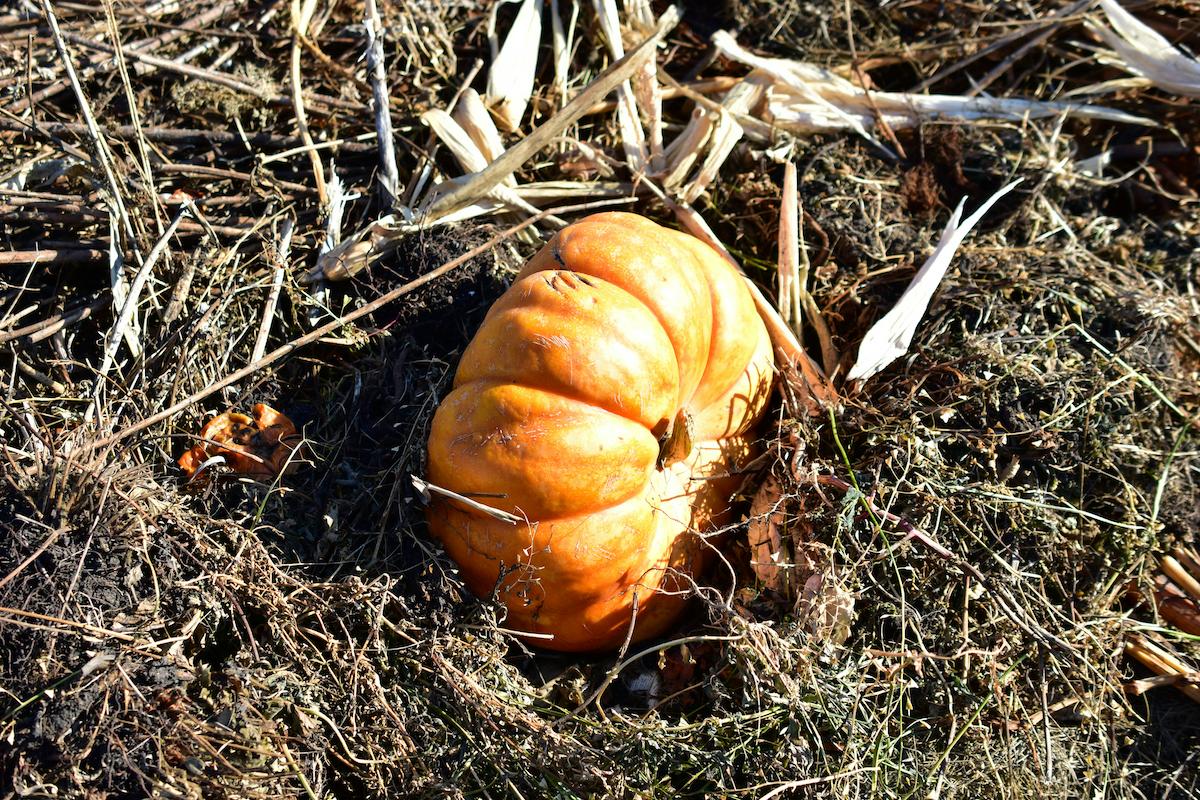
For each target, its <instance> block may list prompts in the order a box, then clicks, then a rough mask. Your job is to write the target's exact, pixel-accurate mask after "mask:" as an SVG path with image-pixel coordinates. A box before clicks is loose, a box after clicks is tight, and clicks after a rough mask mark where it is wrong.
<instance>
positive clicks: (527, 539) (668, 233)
mask: <svg viewBox="0 0 1200 800" xmlns="http://www.w3.org/2000/svg"><path fill="white" fill-rule="evenodd" d="M773 380H774V358H773V354H772V348H771V340H770V338H769V336H768V334H767V330H766V328H765V327H764V325H763V323H762V321H761V319H760V318H759V316H758V314H757V312H756V311H755V307H754V301H753V300H752V298H751V295H750V293H749V291H748V289H747V286H746V284H745V282H744V279H743V278H742V277H741V276H740V274H739V273H738V271H737V270H736V269H735V268H734V267H733V266H731V265H730V264H729V263H728V262H726V261H725V260H724V258H722V257H721V256H720V255H718V254H717V252H716V251H714V250H713V249H712V248H710V247H709V246H708V245H706V244H704V243H703V242H701V241H700V240H698V239H695V238H693V237H691V236H689V235H687V234H685V233H680V232H678V231H674V230H670V229H668V228H664V227H662V226H659V225H658V224H656V223H654V222H652V221H650V220H648V219H645V218H644V217H640V216H638V215H636V214H629V213H604V214H597V215H594V216H590V217H587V218H585V219H583V220H581V221H579V222H576V223H574V224H572V225H569V226H567V227H566V228H564V229H562V230H561V231H559V232H558V233H557V234H556V235H555V236H554V237H553V238H552V239H551V240H550V241H549V242H547V243H546V245H545V246H544V247H543V248H542V249H541V250H540V251H539V252H538V253H537V254H536V255H535V256H534V257H533V258H532V259H531V260H530V261H529V262H528V263H527V264H526V265H525V266H524V268H523V269H522V270H521V271H520V273H519V274H518V275H517V278H516V280H515V282H514V283H513V285H512V286H511V287H510V288H509V289H508V291H507V292H505V293H504V294H503V295H502V296H501V297H500V298H499V299H498V300H497V301H496V303H495V304H494V305H493V306H492V308H491V309H490V310H489V312H488V314H487V316H486V318H485V319H484V322H483V324H482V326H481V327H480V329H479V331H478V332H477V333H476V335H475V337H474V339H473V340H472V341H471V342H470V344H469V345H468V346H467V348H466V350H465V351H464V353H463V356H462V360H461V362H460V363H459V366H458V370H457V372H456V374H455V378H454V387H453V390H452V391H451V392H450V393H449V394H448V395H447V396H446V397H445V398H444V400H443V401H442V403H441V405H440V406H439V407H438V409H437V412H436V414H435V415H434V419H433V424H432V428H431V431H430V437H429V451H428V473H429V481H430V483H432V484H434V485H435V486H436V487H440V488H442V489H445V490H448V491H449V492H452V493H456V494H458V495H460V496H462V497H465V498H468V499H470V500H471V501H473V502H474V503H475V504H476V507H471V506H470V505H468V504H466V503H463V502H461V501H459V500H456V499H454V498H453V497H446V496H442V495H440V494H439V495H435V496H433V498H432V499H431V503H430V506H429V509H428V520H429V524H430V528H431V530H432V532H433V534H434V535H435V536H436V537H437V538H438V539H440V540H441V542H442V543H443V545H444V547H445V548H446V551H447V552H448V553H449V555H450V556H451V557H452V558H453V559H454V560H455V561H456V562H457V563H458V565H459V567H460V568H461V574H462V576H463V578H464V579H465V582H466V584H467V585H468V586H469V587H470V589H471V590H473V591H474V592H475V593H477V594H479V595H481V596H484V597H489V596H492V597H495V598H496V599H498V600H500V601H501V602H503V603H504V605H505V606H506V607H507V609H508V616H507V619H506V621H505V625H506V627H508V628H510V629H514V630H516V631H518V632H519V633H524V634H529V636H528V637H527V638H528V639H529V641H531V643H534V644H536V645H539V646H542V647H545V648H549V649H554V650H561V651H599V650H606V649H613V648H616V647H618V646H620V645H621V644H622V643H623V642H624V641H626V640H627V638H630V639H631V640H632V641H637V640H640V639H646V638H649V637H652V636H655V635H658V634H660V633H662V632H663V631H664V630H666V629H667V628H668V627H669V626H670V625H671V624H672V623H674V622H675V621H676V620H677V618H678V617H679V615H680V613H681V612H682V611H683V610H684V609H685V608H686V607H687V603H688V598H689V596H691V595H692V594H694V592H693V591H692V590H693V589H694V586H695V583H694V579H695V578H696V577H698V576H699V575H700V574H701V572H702V571H703V569H704V566H705V564H706V562H707V561H708V559H709V557H710V555H711V552H712V551H713V543H712V542H711V541H706V537H707V536H708V535H710V534H712V533H713V532H714V531H716V530H717V529H718V528H719V527H720V526H722V525H726V524H728V523H729V522H730V521H731V513H730V501H731V496H732V495H733V494H734V493H735V492H736V491H737V490H738V488H739V487H740V484H741V477H740V475H739V474H738V470H739V468H740V467H742V466H743V465H745V464H746V463H748V462H749V460H751V459H752V458H753V456H754V455H755V454H756V446H755V441H756V440H755V436H754V426H755V423H756V422H757V421H758V420H759V418H760V417H761V416H762V414H763V411H764V409H765V407H766V404H767V401H768V399H769V396H770V393H771V389H772V385H773ZM479 504H482V505H484V506H487V507H490V508H493V509H497V510H499V511H502V512H506V514H511V515H515V516H516V517H517V518H519V520H520V521H519V522H518V523H516V524H513V522H512V517H508V518H507V519H506V518H505V516H506V514H489V513H487V509H486V508H485V509H480V508H479V507H478V505H479ZM631 626H632V628H633V629H632V630H631Z"/></svg>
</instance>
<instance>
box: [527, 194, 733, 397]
mask: <svg viewBox="0 0 1200 800" xmlns="http://www.w3.org/2000/svg"><path fill="white" fill-rule="evenodd" d="M584 222H585V223H586V225H580V226H578V227H576V226H567V227H566V228H564V229H562V230H561V231H559V232H558V233H556V234H555V235H554V236H553V237H552V238H551V239H550V241H549V242H547V243H546V244H545V245H544V246H543V247H542V249H541V250H539V251H538V252H537V253H536V254H535V255H534V257H533V258H532V259H530V260H529V262H528V263H527V264H526V265H525V266H524V267H523V268H522V269H521V271H520V272H519V273H518V274H517V279H518V280H520V279H521V278H525V277H527V276H529V275H532V274H535V273H537V272H542V271H545V270H560V271H569V272H573V273H575V274H576V275H586V276H589V277H593V278H599V279H601V280H605V281H608V282H609V283H612V284H615V285H617V286H619V287H620V288H621V289H623V290H624V291H626V292H628V293H629V294H630V295H632V296H633V297H634V298H636V299H637V300H638V301H640V302H641V303H642V304H643V305H644V306H645V307H646V308H647V309H649V310H650V313H651V314H653V315H654V317H655V318H656V319H657V320H658V322H659V324H660V325H661V326H662V328H663V331H664V332H665V333H666V335H667V338H668V339H669V340H670V341H671V347H672V349H673V350H674V352H675V356H676V361H677V363H678V365H679V393H678V394H677V396H676V406H677V407H679V408H682V407H683V405H684V400H685V398H690V397H691V396H692V395H693V394H695V391H696V387H698V386H699V385H700V382H701V381H702V380H703V377H704V370H703V369H696V368H695V367H694V366H693V368H692V369H691V370H690V371H689V370H688V368H687V365H688V363H689V362H690V363H693V364H699V365H702V366H703V367H705V368H706V367H707V362H708V357H709V353H708V349H709V346H710V344H711V337H712V330H711V324H712V320H711V316H710V317H709V318H707V319H705V320H703V321H700V320H697V319H695V316H694V315H693V314H689V313H688V309H692V310H694V309H695V308H696V307H699V306H702V305H703V304H704V303H705V302H708V301H710V297H711V295H710V293H709V291H708V288H707V279H706V278H703V277H701V276H700V275H697V274H695V273H696V272H703V265H702V264H700V263H699V262H698V261H697V259H696V258H695V253H694V252H692V251H690V250H686V251H685V252H687V253H688V254H689V255H690V256H691V257H690V258H687V259H680V258H678V257H677V256H678V254H677V252H676V248H674V247H672V245H671V240H670V238H669V237H666V236H663V235H662V234H663V232H664V231H666V230H667V229H666V228H662V227H661V226H659V225H657V224H655V223H653V222H650V221H649V220H647V219H645V218H644V217H639V216H638V215H636V214H628V213H624V212H615V211H614V212H608V213H604V214H595V215H593V216H591V217H588V218H587V219H586V220H584ZM630 225H632V226H634V227H635V229H636V236H630V235H629V231H628V230H627V228H628V226H630ZM683 235H686V234H683ZM635 238H637V239H640V240H641V241H640V245H641V246H640V247H639V246H635V244H634V242H633V239H635ZM597 240H599V242H598V241H597ZM588 245H591V246H592V247H593V248H595V249H596V250H597V251H602V252H600V253H597V254H595V255H594V254H593V253H592V252H591V250H589V249H588V247H587V246H588ZM659 251H665V252H659ZM668 255H669V256H670V257H669V258H668ZM689 267H694V268H695V269H694V270H693V269H689ZM701 284H704V291H700V285H701ZM667 296H670V298H674V299H675V300H677V301H678V302H671V301H670V298H669V297H667Z"/></svg>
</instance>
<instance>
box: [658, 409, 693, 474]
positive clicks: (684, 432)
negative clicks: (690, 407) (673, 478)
mask: <svg viewBox="0 0 1200 800" xmlns="http://www.w3.org/2000/svg"><path fill="white" fill-rule="evenodd" d="M692 430H693V425H692V415H691V414H689V413H688V412H687V409H680V410H679V413H678V414H676V415H675V418H674V419H672V420H671V421H670V422H668V423H667V429H666V430H665V431H664V432H663V435H662V436H660V437H659V439H658V468H659V469H660V470H661V469H666V468H667V467H669V466H671V465H672V464H675V463H677V462H679V461H683V460H684V459H685V458H687V457H688V456H689V455H691V453H692Z"/></svg>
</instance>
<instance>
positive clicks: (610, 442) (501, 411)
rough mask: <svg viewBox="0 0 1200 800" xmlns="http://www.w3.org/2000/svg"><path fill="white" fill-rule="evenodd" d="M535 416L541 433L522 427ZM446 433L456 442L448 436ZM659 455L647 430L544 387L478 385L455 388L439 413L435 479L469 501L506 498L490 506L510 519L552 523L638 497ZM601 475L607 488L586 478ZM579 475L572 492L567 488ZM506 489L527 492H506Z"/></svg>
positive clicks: (433, 441)
mask: <svg viewBox="0 0 1200 800" xmlns="http://www.w3.org/2000/svg"><path fill="white" fill-rule="evenodd" d="M546 412H549V413H546ZM531 417H532V418H537V419H541V422H540V423H537V427H530V426H529V425H522V424H521V423H522V419H528V418H531ZM447 426H454V428H455V429H456V430H457V431H458V433H457V435H456V436H453V437H449V438H448V439H447V438H446V437H443V436H442V435H441V432H442V431H443V430H444V429H446V428H447ZM514 428H515V429H517V430H519V435H518V434H514V433H513V429H514ZM614 431H615V433H614ZM572 443H574V444H575V445H579V444H580V443H582V444H583V445H589V444H590V445H591V446H590V447H588V446H583V447H579V446H572ZM578 452H587V453H589V456H590V458H589V461H590V462H591V463H590V464H582V463H580V461H579V459H578V458H577V457H576V456H575V454H576V453H578ZM657 454H658V442H657V440H655V439H654V437H653V436H652V435H651V433H650V432H649V431H648V430H647V429H646V428H645V427H644V426H642V425H640V424H639V423H637V422H634V421H631V420H628V419H626V418H624V417H621V416H619V415H616V414H612V413H611V412H609V411H606V410H604V409H602V408H599V407H598V406H593V405H590V404H588V403H586V402H584V401H581V400H578V399H577V398H574V397H570V396H567V395H561V394H556V393H554V392H549V391H546V390H545V389H542V388H541V387H530V386H524V385H513V384H508V383H501V382H495V381H487V382H485V381H474V382H472V383H469V384H465V385H463V386H460V387H457V388H455V389H454V390H453V391H452V392H451V393H450V394H449V395H447V396H446V398H445V399H444V400H443V401H442V404H441V406H439V407H438V410H437V412H436V413H435V414H434V420H433V426H432V430H431V433H430V459H429V461H430V478H431V481H432V483H434V484H435V485H438V486H444V487H445V488H448V489H451V490H452V491H456V492H458V493H460V494H464V495H471V494H479V495H492V494H497V493H499V494H503V495H505V496H504V497H502V498H494V497H487V498H486V501H485V502H486V504H487V505H491V506H493V507H495V508H499V509H501V510H504V511H507V512H509V513H522V514H525V515H527V516H528V517H529V518H531V519H542V518H553V517H558V516H563V515H564V511H565V510H570V509H578V510H581V511H589V510H590V511H596V510H602V509H605V508H608V507H611V506H613V505H617V504H620V503H621V502H623V501H625V500H627V499H628V498H630V497H633V496H635V495H636V494H637V493H638V491H639V490H640V488H641V486H642V485H643V484H644V483H645V480H646V478H645V474H646V472H647V471H649V470H651V469H653V467H654V461H655V459H656V457H657ZM596 468H601V469H603V471H604V477H605V480H604V481H603V482H601V481H597V480H595V479H593V480H590V481H589V480H586V479H585V476H584V473H589V472H593V471H594V470H595V469H596ZM575 475H578V476H579V478H578V480H577V481H576V483H575V484H573V485H572V486H571V487H570V489H572V491H568V489H567V488H566V487H564V486H563V485H562V484H563V481H565V480H567V479H568V478H570V477H572V476H575ZM506 485H510V486H511V485H517V486H520V487H524V488H525V491H524V492H514V491H504V487H505V486H506ZM618 486H624V487H625V488H624V490H622V491H616V490H615V487H618Z"/></svg>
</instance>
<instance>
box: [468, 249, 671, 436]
mask: <svg viewBox="0 0 1200 800" xmlns="http://www.w3.org/2000/svg"><path fill="white" fill-rule="evenodd" d="M575 277H576V276H575V275H574V273H569V272H566V271H563V270H553V271H545V272H539V273H535V274H534V275H530V276H528V277H526V278H524V279H521V280H520V281H518V282H517V283H514V284H513V286H512V288H510V290H509V293H506V294H505V295H504V296H502V297H501V299H500V300H498V301H497V302H496V304H495V305H493V307H492V310H491V311H489V313H488V317H487V321H486V324H485V325H484V326H482V327H481V328H480V330H479V332H478V333H477V334H476V336H475V339H474V340H472V342H471V343H470V344H469V345H468V346H467V350H466V351H465V352H464V353H463V357H462V360H461V361H460V362H459V366H458V370H457V372H456V375H455V385H456V386H458V385H462V384H464V383H468V382H470V381H473V380H493V381H496V380H499V381H507V382H510V383H520V384H525V385H530V384H531V383H532V382H535V381H536V383H537V388H543V389H546V390H550V391H558V392H560V393H562V394H564V395H567V396H570V397H575V398H576V399H579V400H581V401H584V402H589V403H592V404H595V405H598V406H600V407H602V408H605V409H607V410H609V411H611V412H612V413H614V414H618V415H619V416H622V417H625V418H627V419H630V420H633V421H635V422H639V423H642V424H645V425H646V427H647V428H648V429H650V430H651V431H652V432H654V431H656V430H658V432H661V428H662V427H665V423H666V422H667V421H669V419H670V418H671V417H672V416H673V415H674V413H675V412H674V408H673V404H672V403H671V402H670V401H669V400H668V399H658V400H657V401H656V398H659V397H661V396H662V395H663V393H664V392H669V393H671V394H675V393H677V391H678V387H677V377H678V374H679V367H678V363H677V362H678V359H677V357H676V355H675V352H674V350H673V349H671V347H670V339H669V338H668V336H667V332H666V330H665V329H663V328H662V326H661V323H660V322H659V321H658V319H657V318H656V317H655V316H654V314H653V313H652V311H651V310H650V309H649V308H647V307H646V306H645V304H643V303H642V302H641V301H639V300H638V299H637V298H636V297H634V296H633V295H632V294H630V293H629V292H626V291H625V290H624V289H623V288H621V287H620V286H617V285H616V284H613V283H610V282H609V281H606V280H604V279H602V278H595V279H592V278H589V280H591V281H593V282H592V283H588V284H582V283H578V284H574V285H571V284H570V283H569V281H570V280H571V279H573V278H575ZM560 279H565V280H562V281H560ZM560 282H561V283H564V284H566V285H567V286H569V287H570V288H569V290H568V291H564V290H563V289H562V288H559V287H558V286H557V284H559V283H560ZM564 315H569V324H565V325H564V324H563V323H562V319H561V317H562V316H564ZM651 326H653V328H651ZM513 341H518V342H529V343H531V344H532V345H534V346H529V347H511V346H509V345H510V343H511V342H513ZM606 384H609V385H611V391H610V392H607V393H606V392H605V391H603V388H604V387H605V385H606Z"/></svg>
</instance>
